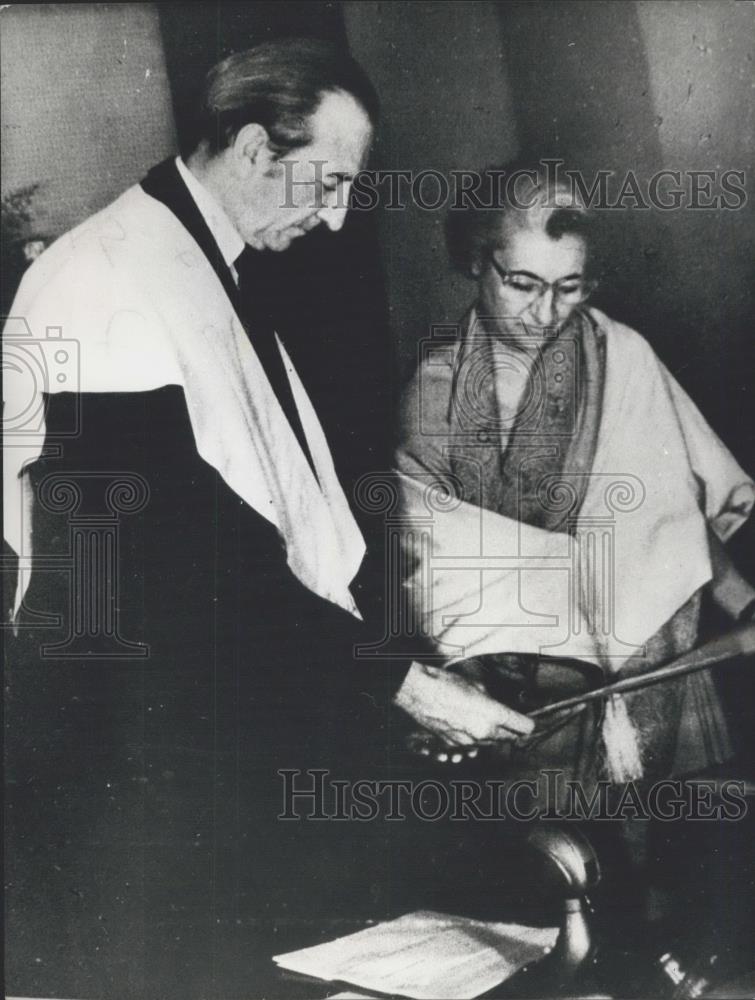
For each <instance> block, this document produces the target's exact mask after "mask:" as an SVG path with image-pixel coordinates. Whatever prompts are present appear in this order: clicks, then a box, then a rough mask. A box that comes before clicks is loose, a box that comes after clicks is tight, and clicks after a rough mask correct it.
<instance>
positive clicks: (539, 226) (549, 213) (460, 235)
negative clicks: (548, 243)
mask: <svg viewBox="0 0 755 1000" xmlns="http://www.w3.org/2000/svg"><path fill="white" fill-rule="evenodd" d="M480 182H481V183H480V185H479V186H478V187H477V188H476V189H475V191H474V195H473V196H472V193H471V192H465V195H466V203H465V204H464V205H462V206H460V207H453V208H451V209H450V211H449V213H448V216H447V218H446V245H447V247H448V254H449V257H450V259H451V263H452V264H453V266H454V267H455V268H456V270H457V271H460V272H461V273H462V274H463V275H465V276H466V277H467V278H471V279H476V278H477V277H478V276H479V274H480V272H481V270H482V268H483V266H484V264H485V262H486V261H487V260H488V259H489V258H490V254H491V253H492V252H493V251H494V250H496V249H500V248H501V247H502V245H503V242H504V222H505V224H506V227H507V228H508V229H510V230H511V229H526V230H530V231H536V232H542V233H546V234H547V235H548V236H550V237H551V239H554V240H558V239H560V238H561V237H562V236H563V235H564V234H565V233H576V234H579V235H580V236H583V237H584V238H585V240H586V242H587V244H588V250H589V251H593V250H594V247H593V243H594V240H593V233H592V230H593V221H594V220H593V216H592V213H591V212H590V211H589V210H588V208H587V206H586V205H585V203H584V200H583V199H582V198H581V197H580V194H579V191H577V190H575V185H574V184H572V183H570V180H569V178H568V176H563V175H561V176H559V175H558V174H557V175H556V176H555V177H554V176H553V175H552V172H551V171H550V170H549V169H547V167H546V165H545V164H544V163H536V164H533V165H527V164H521V163H520V164H510V165H508V166H505V167H495V166H494V167H487V168H486V169H485V170H483V171H481V173H480ZM594 257H595V254H594V252H589V253H588V266H589V267H590V268H591V270H594V264H595V262H594Z"/></svg>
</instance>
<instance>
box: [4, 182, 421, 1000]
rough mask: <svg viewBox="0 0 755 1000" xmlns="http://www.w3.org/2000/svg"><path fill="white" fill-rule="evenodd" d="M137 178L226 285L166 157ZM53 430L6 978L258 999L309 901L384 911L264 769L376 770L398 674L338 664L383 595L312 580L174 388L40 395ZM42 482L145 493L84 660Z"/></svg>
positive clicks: (132, 992) (26, 669) (16, 722)
mask: <svg viewBox="0 0 755 1000" xmlns="http://www.w3.org/2000/svg"><path fill="white" fill-rule="evenodd" d="M144 187H145V190H146V191H147V192H148V194H150V195H151V196H152V197H156V198H158V199H160V200H162V201H163V202H164V203H165V204H167V205H168V207H169V208H170V209H171V211H173V212H174V213H175V214H177V216H178V217H179V218H180V221H181V222H182V223H183V225H184V226H185V227H186V228H187V229H188V230H189V232H190V233H191V234H192V235H193V236H194V238H195V239H196V240H197V242H198V243H199V245H200V247H201V248H202V250H203V252H204V253H205V254H206V255H207V257H208V259H209V260H210V262H211V263H212V266H213V267H214V268H215V269H216V270H217V272H218V274H219V276H220V277H221V280H222V282H223V285H224V287H225V288H226V289H227V291H228V294H229V296H235V295H236V294H237V293H236V289H235V285H234V283H233V280H232V278H231V276H230V274H229V273H228V271H227V269H226V267H225V264H224V263H223V262H222V258H221V257H220V253H219V251H218V249H217V247H216V245H215V244H214V241H213V240H212V237H211V236H210V233H209V231H208V230H207V229H206V226H205V224H204V222H203V220H202V218H201V216H200V214H199V212H198V210H197V209H196V207H195V205H194V202H193V201H192V199H191V198H190V196H189V194H188V191H187V190H186V188H185V186H184V185H183V183H182V181H181V180H180V177H179V175H178V173H177V171H176V169H175V166H174V165H173V163H167V164H163V165H162V166H161V167H159V168H156V169H155V170H154V171H153V172H152V173H151V174H150V175H149V176H148V178H147V179H146V181H145V182H144ZM261 266H262V265H261ZM261 287H262V288H264V282H262V283H261ZM249 332H250V336H252V338H254V330H253V329H251V328H250V331H249ZM271 381H273V384H274V385H275V384H276V383H275V379H274V378H273V379H271ZM284 409H285V407H284ZM72 422H74V423H76V422H77V426H79V427H80V428H81V432H80V433H79V434H78V436H74V437H72V438H65V448H64V449H63V454H62V455H60V456H55V455H51V456H49V457H46V456H43V457H41V458H40V459H39V460H38V461H37V462H36V463H35V464H34V467H33V470H32V482H33V483H34V484H35V488H36V490H37V494H36V497H35V520H34V551H35V554H38V555H40V556H42V555H43V556H44V557H45V558H46V562H45V563H44V565H43V563H42V562H40V563H39V565H38V567H37V568H36V569H35V572H34V574H33V575H32V581H31V586H30V588H29V591H28V593H27V594H26V598H25V602H24V609H23V612H22V623H23V625H24V626H25V627H23V628H21V629H20V630H19V633H18V637H17V638H16V639H12V638H11V640H10V643H9V649H8V652H9V663H10V667H9V670H8V679H7V693H8V706H7V764H8V778H9V813H8V815H9V823H8V841H9V852H8V869H9V871H8V881H9V883H10V886H9V890H8V905H9V940H8V954H9V958H10V969H9V972H10V978H9V979H8V984H9V986H11V987H12V988H13V991H14V992H21V991H23V992H24V993H26V994H28V995H31V994H35V995H64V996H65V995H67V996H78V997H90V996H91V997H94V996H97V997H100V998H104V997H113V998H115V997H119V998H120V997H127V996H128V997H131V996H133V997H140V998H157V997H173V996H175V997H181V998H182V1000H183V998H188V997H195V996H196V997H225V998H230V997H233V996H243V995H247V996H248V995H257V991H258V990H262V989H263V988H264V989H268V987H266V986H264V984H265V983H267V977H268V976H269V975H270V974H271V971H270V970H271V968H272V966H271V964H270V961H269V956H270V955H271V954H273V953H275V952H276V951H279V950H287V949H288V948H290V947H295V946H298V945H299V944H300V943H302V942H304V943H307V942H310V941H311V940H312V928H313V927H317V928H318V929H319V928H320V926H321V921H322V916H323V915H324V914H327V915H328V917H329V918H332V917H333V916H334V915H338V914H346V913H350V914H352V915H359V914H362V915H366V914H367V913H370V914H375V913H379V912H380V905H381V904H380V900H379V899H378V896H379V895H380V893H381V892H382V893H384V894H385V893H386V892H387V893H388V894H390V873H389V872H388V870H387V866H388V843H387V841H386V839H385V836H386V834H385V829H384V828H380V829H379V828H377V827H370V829H365V828H364V827H359V829H358V830H357V829H356V828H355V824H353V823H326V824H323V823H319V824H318V823H316V822H314V823H313V822H308V823H307V822H297V821H288V822H286V821H281V820H279V819H278V818H277V817H278V814H279V813H280V812H282V810H283V781H282V778H281V777H280V775H279V774H278V771H279V769H307V768H310V769H311V768H325V769H328V770H329V771H330V772H331V774H332V775H333V776H334V777H335V776H336V775H339V776H341V777H346V778H349V777H354V776H355V775H360V774H363V773H364V768H368V769H369V768H371V769H372V770H371V771H369V774H370V776H373V777H374V776H376V773H377V776H379V775H380V774H381V773H383V771H384V769H385V768H387V762H388V760H389V758H390V754H391V741H390V736H391V733H390V731H389V727H388V724H387V721H388V713H387V707H388V705H389V703H390V699H391V696H392V693H393V692H394V690H395V689H396V687H397V686H398V684H399V683H400V681H401V677H402V676H403V673H404V672H405V670H406V664H402V663H400V662H395V663H392V664H391V663H386V662H383V663H382V664H379V665H375V664H374V663H373V664H371V665H369V664H368V665H365V664H364V663H362V662H359V661H355V659H354V655H353V650H354V646H355V644H357V643H359V642H364V641H368V642H369V641H374V640H375V637H376V635H377V636H379V635H380V634H381V630H380V625H381V622H380V621H379V619H380V616H381V615H382V610H381V609H380V608H378V607H376V605H374V604H373V605H370V600H369V599H368V597H367V595H368V592H370V593H379V592H380V591H381V590H382V587H381V586H380V585H377V586H375V585H374V584H373V585H372V586H368V585H366V584H365V585H362V584H360V583H359V581H357V584H356V586H355V590H354V593H355V596H356V599H357V602H358V603H361V604H362V610H363V614H364V616H365V619H366V621H365V622H364V623H362V622H359V621H358V620H357V619H356V618H355V617H354V616H352V615H350V614H348V613H347V612H345V611H343V610H342V609H341V608H339V607H337V606H336V605H335V604H333V603H331V602H330V601H327V600H325V599H323V598H321V597H319V596H317V595H316V594H314V593H312V592H311V591H310V590H308V589H307V587H305V586H304V585H303V584H302V583H301V582H300V581H299V580H298V579H297V578H296V577H295V576H294V574H293V573H292V572H291V570H290V569H289V567H288V565H287V562H286V552H285V547H284V543H283V542H282V539H281V537H280V535H279V533H278V531H277V529H276V528H275V527H273V526H272V525H271V524H270V523H269V522H268V521H267V520H265V518H263V517H262V516H261V515H260V514H258V513H257V512H256V511H255V510H254V509H253V508H252V507H250V506H249V505H248V504H247V503H246V502H245V501H243V500H242V499H241V498H240V497H239V496H238V495H237V494H236V493H235V492H233V491H232V490H231V489H230V488H229V486H228V485H227V484H226V482H225V481H224V479H223V478H222V477H221V475H220V474H219V473H218V471H217V470H216V469H215V468H213V467H212V466H211V465H209V464H208V463H207V462H205V461H204V460H203V459H202V458H200V456H199V455H198V453H197V448H196V444H195V440H194V435H193V432H192V427H191V424H190V422H189V417H188V413H187V406H186V399H185V395H184V391H183V389H182V388H181V387H180V386H170V385H169V386H163V387H162V388H157V389H154V390H152V391H146V392H136V393H85V394H80V395H76V394H73V393H60V394H55V395H52V396H50V397H49V398H48V399H47V427H48V435H47V436H48V441H55V440H57V439H59V433H65V429H66V428H68V427H70V426H71V425H72ZM60 473H65V474H66V475H69V476H71V477H73V478H74V479H76V480H77V482H79V484H80V485H81V484H82V483H83V489H84V495H85V505H84V507H85V508H86V509H85V510H84V509H83V508H82V510H83V512H84V514H94V515H96V514H97V512H98V511H99V512H100V513H102V511H103V509H104V507H103V495H102V482H103V481H104V480H103V478H102V476H100V477H99V478H98V476H97V475H96V474H103V475H109V474H114V475H117V474H119V473H128V474H136V475H137V476H138V477H141V479H142V480H143V481H144V482H146V483H147V484H148V491H149V496H148V500H147V502H146V503H144V504H143V506H142V507H141V509H139V510H136V511H134V512H133V513H129V514H123V515H122V516H120V518H119V520H118V526H117V543H118V559H117V566H118V572H117V587H118V593H117V600H116V606H117V615H116V619H115V626H114V627H115V632H116V633H117V637H116V640H114V641H113V642H112V643H111V644H110V645H109V646H108V647H107V653H106V655H104V656H98V655H96V649H97V648H99V647H97V646H96V644H94V643H93V645H92V648H93V649H94V650H95V655H94V656H89V657H81V656H73V657H67V658H61V656H60V653H61V649H60V645H59V644H61V643H65V641H66V640H67V638H68V637H69V636H70V634H71V631H72V629H73V625H74V618H75V615H76V613H77V609H76V608H74V607H72V601H71V598H70V589H71V588H70V584H69V577H68V573H69V572H70V561H71V560H70V555H71V553H70V546H71V544H72V543H71V536H70V532H71V519H70V516H69V513H58V514H56V513H55V512H54V510H51V506H52V507H54V504H52V505H51V503H50V502H49V498H48V499H47V500H46V501H45V499H44V497H42V496H41V494H40V492H39V490H40V484H42V483H44V482H45V480H46V479H48V477H49V476H50V475H52V474H60ZM87 505H88V506H87ZM90 523H91V518H90ZM48 557H52V559H50V558H48ZM55 557H58V558H61V557H62V558H63V560H64V561H65V560H66V559H67V560H68V568H66V567H65V566H64V567H63V568H60V567H58V568H57V569H56V568H55V566H54V562H55ZM51 566H52V568H50V567H51ZM51 612H59V614H60V621H59V624H58V626H54V625H50V624H49V619H44V616H46V615H48V616H49V615H50V613H51ZM42 621H44V623H45V624H44V627H40V624H39V623H40V622H42ZM35 623H36V624H35ZM376 623H377V624H376ZM56 644H58V649H57V650H56V649H55V648H53V647H55V645H56ZM129 644H130V645H129ZM119 649H120V650H121V652H123V650H124V649H125V650H126V652H127V654H128V655H127V656H125V657H121V656H120V655H119V652H118V651H119ZM129 651H130V652H129ZM142 653H144V655H141V654H142ZM302 780H303V781H304V782H305V784H306V783H307V782H308V778H307V776H304V777H303V778H302ZM357 826H358V825H357ZM370 838H372V840H371V842H370ZM358 844H361V845H363V849H359V850H358V846H357V845H358ZM376 893H377V895H376ZM297 928H298V930H297ZM307 929H309V930H308V933H307ZM279 931H280V935H279V936H277V935H278V932H279ZM273 989H274V988H273ZM55 991H57V992H55ZM266 995H275V993H274V992H273V993H266Z"/></svg>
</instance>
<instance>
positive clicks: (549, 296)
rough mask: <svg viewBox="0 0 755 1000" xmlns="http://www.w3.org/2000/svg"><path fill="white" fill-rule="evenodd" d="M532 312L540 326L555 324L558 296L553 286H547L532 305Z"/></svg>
mask: <svg viewBox="0 0 755 1000" xmlns="http://www.w3.org/2000/svg"><path fill="white" fill-rule="evenodd" d="M530 312H531V313H532V316H533V317H534V319H535V322H536V323H537V324H538V325H539V326H553V324H554V323H555V322H556V320H557V318H558V316H557V312H556V296H555V295H554V292H553V289H552V288H546V289H545V291H544V292H543V294H542V295H540V296H538V298H537V299H536V300H535V302H534V303H533V304H532V306H531V307H530Z"/></svg>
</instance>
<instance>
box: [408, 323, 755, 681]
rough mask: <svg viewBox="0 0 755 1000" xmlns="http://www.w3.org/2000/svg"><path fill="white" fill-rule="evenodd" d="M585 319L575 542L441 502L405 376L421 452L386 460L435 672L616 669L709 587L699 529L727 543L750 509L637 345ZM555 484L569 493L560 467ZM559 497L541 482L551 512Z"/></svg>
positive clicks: (691, 408)
mask: <svg viewBox="0 0 755 1000" xmlns="http://www.w3.org/2000/svg"><path fill="white" fill-rule="evenodd" d="M591 314H592V316H593V318H594V320H595V321H596V323H597V324H598V326H599V328H600V329H601V330H602V331H603V333H604V334H605V338H606V372H605V389H604V393H603V410H602V417H601V423H600V429H599V434H598V440H597V448H596V453H595V458H594V462H593V468H592V472H591V473H590V475H589V479H588V485H587V491H586V495H585V498H584V502H583V504H582V507H581V510H580V511H579V515H578V517H577V522H576V526H575V530H574V535H571V534H567V533H561V532H549V531H545V530H542V529H540V528H536V527H531V526H529V525H527V524H522V523H520V522H518V521H516V520H513V519H510V518H507V517H504V516H502V515H500V514H497V513H495V512H493V511H490V510H485V509H481V508H479V507H476V506H473V505H470V504H468V503H464V502H460V501H458V500H455V499H451V498H449V497H448V494H445V495H444V493H443V490H442V488H439V486H438V480H439V477H438V475H437V471H438V470H432V469H429V468H428V467H427V465H426V464H425V463H424V462H423V460H422V456H421V454H418V453H417V451H421V448H422V445H421V441H422V433H424V430H422V429H426V431H427V433H428V434H430V435H432V434H433V433H437V429H434V428H432V427H430V426H428V422H427V420H426V419H425V416H424V415H423V407H424V406H426V405H428V403H429V402H430V401H429V400H428V397H427V394H426V393H424V394H423V386H422V384H421V383H422V379H423V369H422V367H421V368H420V370H419V372H418V374H417V377H416V378H417V380H418V381H416V382H415V386H414V391H413V392H412V394H411V399H412V400H414V406H415V411H414V412H413V413H411V414H410V415H408V416H407V418H406V419H411V420H417V421H419V422H418V423H417V424H416V425H414V426H415V427H416V428H420V429H421V430H420V434H419V441H420V444H419V445H418V446H417V449H416V450H415V451H413V452H412V451H406V450H403V451H401V452H400V453H399V458H398V465H399V469H400V471H401V472H402V473H403V475H402V476H401V483H402V491H403V502H404V517H405V520H404V524H405V528H406V530H405V540H406V545H407V547H409V548H410V549H411V551H409V552H407V553H406V560H407V562H408V564H409V565H410V566H412V567H413V570H412V572H411V574H410V578H409V579H408V581H407V584H406V586H407V588H408V591H409V598H410V602H411V605H412V607H413V611H414V616H415V620H418V621H420V622H421V624H422V630H423V632H424V633H425V635H426V636H429V638H430V639H431V641H432V643H433V644H434V646H435V648H436V650H437V651H438V652H440V653H442V654H444V655H445V656H446V657H447V659H448V662H453V661H457V660H461V659H465V658H467V657H471V656H476V655H481V654H485V653H501V652H519V653H542V654H546V655H550V656H559V657H575V658H579V659H584V660H587V661H590V662H593V663H596V664H599V665H601V666H603V667H604V668H606V669H609V670H611V671H615V670H618V669H620V668H621V666H622V665H623V663H625V662H626V660H627V659H628V658H629V657H630V656H632V655H633V654H635V653H638V652H641V650H642V647H643V645H644V643H645V642H647V640H648V639H649V638H650V637H651V636H652V635H654V633H655V632H656V631H657V630H658V629H659V628H660V627H661V626H662V625H663V624H664V623H665V622H666V621H668V620H669V619H670V618H671V617H672V615H673V614H674V613H675V612H676V611H677V610H678V609H679V608H680V607H681V606H682V605H683V604H684V603H685V602H686V601H687V600H688V599H689V598H690V597H691V596H692V594H694V593H695V591H696V590H698V589H699V588H700V587H701V586H702V585H703V584H705V583H706V582H707V581H708V580H709V579H710V578H711V562H710V556H709V549H708V540H707V525H708V524H709V525H710V526H711V528H712V530H713V531H714V532H715V533H716V534H717V535H718V537H719V538H720V539H721V540H722V541H725V540H726V539H727V538H728V537H729V536H730V535H731V534H732V533H733V532H734V531H735V530H736V529H737V527H738V526H739V525H740V524H741V523H742V522H743V521H744V520H745V519H746V518H747V517H748V516H749V513H750V511H751V509H752V505H753V499H754V497H755V485H754V484H753V482H752V481H751V480H750V478H749V477H748V476H747V475H746V474H745V473H744V472H743V471H742V469H741V468H740V467H739V465H738V464H737V462H736V461H735V460H734V458H733V457H732V455H731V454H730V453H729V451H728V450H727V449H726V448H725V446H724V445H723V444H722V442H721V441H720V440H719V439H718V437H717V436H716V435H715V434H714V433H713V431H712V430H711V429H710V427H709V426H708V425H707V423H706V422H705V420H704V419H703V417H702V416H701V414H700V412H699V411H698V409H697V408H696V406H695V405H694V403H692V401H691V400H690V399H689V397H688V396H687V395H686V393H685V392H684V391H683V390H682V388H681V387H680V386H679V385H678V383H677V382H676V381H675V379H674V378H673V377H672V376H671V375H670V373H669V372H668V371H667V370H666V368H665V367H664V366H663V364H662V363H661V362H660V361H659V359H658V358H657V357H656V355H655V354H654V353H653V351H652V350H651V348H650V347H649V345H648V344H647V343H646V341H645V340H644V339H643V338H642V337H640V335H639V334H637V333H635V332H634V331H633V330H630V329H629V328H628V327H626V326H623V325H621V324H619V323H615V322H613V321H612V320H610V319H609V318H608V317H607V316H605V315H604V314H602V313H600V312H599V311H598V310H591ZM453 360H454V359H453V356H452V357H450V358H448V359H447V364H448V372H447V373H446V375H447V377H446V375H442V374H441V375H439V374H438V373H439V368H438V359H437V357H436V358H435V359H431V360H429V361H428V362H426V363H425V364H426V365H430V366H431V367H429V368H426V372H427V374H428V376H429V377H428V378H427V385H428V386H430V387H432V388H431V389H430V390H429V391H438V389H437V386H438V384H439V383H440V384H441V385H443V386H444V388H443V389H442V390H441V391H442V392H445V391H446V390H447V389H449V387H450V379H451V369H452V367H453ZM449 391H450V390H449ZM443 399H444V400H445V396H444V397H443ZM423 400H424V402H423ZM431 408H432V409H433V412H435V413H437V412H438V411H439V409H442V405H441V406H439V405H438V402H437V400H436V401H434V402H433V405H432V407H431ZM416 440H417V438H415V443H416ZM503 446H504V445H503V444H502V447H503ZM436 447H437V446H436ZM560 479H561V480H562V481H563V482H565V484H566V485H565V493H564V495H565V496H567V495H568V485H569V484H568V479H569V473H568V470H566V471H565V472H564V475H563V476H561V477H560ZM558 489H559V488H558V484H557V483H553V484H551V495H552V497H553V498H554V499H555V500H558V497H559V492H558ZM567 498H568V496H567ZM420 537H422V538H424V542H423V544H420V543H419V539H420Z"/></svg>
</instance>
